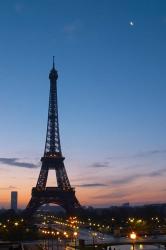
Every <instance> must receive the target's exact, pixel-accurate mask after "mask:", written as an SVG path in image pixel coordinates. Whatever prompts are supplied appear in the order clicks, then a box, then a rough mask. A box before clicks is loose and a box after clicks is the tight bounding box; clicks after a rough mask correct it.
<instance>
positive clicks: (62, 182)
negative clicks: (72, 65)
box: [25, 58, 80, 215]
mask: <svg viewBox="0 0 166 250" xmlns="http://www.w3.org/2000/svg"><path fill="white" fill-rule="evenodd" d="M49 79H50V95H49V108H48V122H47V134H46V142H45V150H44V156H43V157H42V158H41V162H42V166H41V170H40V174H39V178H38V181H37V184H36V187H33V188H32V197H31V200H30V202H29V204H28V206H27V208H26V210H25V213H26V214H28V215H31V214H33V213H34V212H35V211H36V210H37V209H38V208H39V207H40V206H41V205H43V204H46V203H54V204H58V205H60V206H62V207H63V208H64V209H65V210H66V212H67V213H69V214H72V213H73V212H74V210H75V209H76V208H79V207H80V204H79V202H78V200H77V198H76V196H75V190H74V188H72V187H71V185H70V182H69V179H68V176H67V173H66V170H65V166H64V159H65V158H64V157H63V155H62V151H61V144H60V136H59V122H58V102H57V79H58V73H57V71H56V69H55V66H54V58H53V68H52V70H51V71H50V74H49ZM50 169H53V170H55V172H56V178H57V187H46V182H47V177H48V171H49V170H50Z"/></svg>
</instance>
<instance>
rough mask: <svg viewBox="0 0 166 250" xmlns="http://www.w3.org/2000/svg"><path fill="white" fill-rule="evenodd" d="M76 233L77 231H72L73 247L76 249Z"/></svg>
mask: <svg viewBox="0 0 166 250" xmlns="http://www.w3.org/2000/svg"><path fill="white" fill-rule="evenodd" d="M77 235H78V233H77V232H74V233H73V236H74V248H75V249H76V241H77Z"/></svg>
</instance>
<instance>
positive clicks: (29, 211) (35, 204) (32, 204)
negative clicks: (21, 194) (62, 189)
mask: <svg viewBox="0 0 166 250" xmlns="http://www.w3.org/2000/svg"><path fill="white" fill-rule="evenodd" d="M40 205H42V204H40V202H39V200H38V199H36V198H35V197H32V198H31V199H30V201H29V203H28V205H27V207H26V209H25V210H24V213H23V216H25V217H29V216H30V217H31V216H32V215H33V214H34V213H35V212H36V210H37V209H38V208H39V207H40Z"/></svg>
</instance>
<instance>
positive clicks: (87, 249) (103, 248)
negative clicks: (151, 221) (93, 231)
mask: <svg viewBox="0 0 166 250" xmlns="http://www.w3.org/2000/svg"><path fill="white" fill-rule="evenodd" d="M124 245H132V246H133V249H134V247H135V245H153V246H154V245H155V246H156V247H159V248H160V249H166V239H163V240H162V239H160V240H159V239H138V240H135V241H132V240H129V239H117V240H111V241H110V242H105V243H94V244H87V245H85V246H77V247H76V248H74V247H71V246H69V247H68V248H67V249H68V250H72V249H80V250H92V249H93V250H94V249H96V250H99V249H100V250H109V249H110V250H111V247H114V246H124ZM112 249H113V248H112Z"/></svg>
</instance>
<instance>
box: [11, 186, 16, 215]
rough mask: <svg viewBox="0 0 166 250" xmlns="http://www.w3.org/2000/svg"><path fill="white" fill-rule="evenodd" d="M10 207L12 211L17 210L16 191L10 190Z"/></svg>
mask: <svg viewBox="0 0 166 250" xmlns="http://www.w3.org/2000/svg"><path fill="white" fill-rule="evenodd" d="M11 209H13V210H14V211H17V192H16V191H12V192H11Z"/></svg>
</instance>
